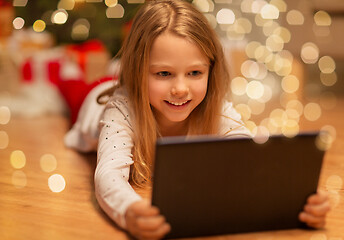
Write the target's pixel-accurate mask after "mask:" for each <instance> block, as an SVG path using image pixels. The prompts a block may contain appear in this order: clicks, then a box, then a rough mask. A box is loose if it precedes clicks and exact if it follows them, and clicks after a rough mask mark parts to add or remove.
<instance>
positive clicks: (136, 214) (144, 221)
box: [125, 200, 171, 240]
mask: <svg viewBox="0 0 344 240" xmlns="http://www.w3.org/2000/svg"><path fill="white" fill-rule="evenodd" d="M125 220H126V223H127V229H128V231H129V232H130V233H131V234H132V235H133V236H134V237H136V238H138V239H145V240H146V239H147V240H148V239H149V240H152V239H161V238H162V237H164V236H165V235H166V234H167V233H168V232H169V231H170V230H171V227H170V225H169V224H168V223H166V220H165V217H164V216H162V215H160V212H159V209H158V208H157V207H154V206H152V205H151V204H150V203H149V202H148V201H146V200H142V201H138V202H135V203H133V204H131V205H130V206H129V208H128V210H127V212H126V214H125Z"/></svg>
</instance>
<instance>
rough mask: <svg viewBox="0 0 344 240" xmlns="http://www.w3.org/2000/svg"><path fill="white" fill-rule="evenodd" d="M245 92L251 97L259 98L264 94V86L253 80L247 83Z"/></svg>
mask: <svg viewBox="0 0 344 240" xmlns="http://www.w3.org/2000/svg"><path fill="white" fill-rule="evenodd" d="M246 94H247V96H249V97H250V98H252V99H259V98H261V97H262V96H263V94H264V86H263V84H262V83H261V82H259V81H256V80H253V81H250V82H249V83H248V84H247V87H246Z"/></svg>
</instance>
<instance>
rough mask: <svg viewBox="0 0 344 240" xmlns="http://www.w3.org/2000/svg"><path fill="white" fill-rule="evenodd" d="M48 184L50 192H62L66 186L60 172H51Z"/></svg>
mask: <svg viewBox="0 0 344 240" xmlns="http://www.w3.org/2000/svg"><path fill="white" fill-rule="evenodd" d="M48 186H49V189H50V190H51V191H52V192H56V193H58V192H62V191H63V190H64V189H65V187H66V181H65V179H64V177H63V176H62V175H60V174H53V175H51V176H50V177H49V179H48Z"/></svg>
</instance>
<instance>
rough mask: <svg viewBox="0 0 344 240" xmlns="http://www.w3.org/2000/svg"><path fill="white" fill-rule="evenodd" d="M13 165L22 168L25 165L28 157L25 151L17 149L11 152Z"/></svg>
mask: <svg viewBox="0 0 344 240" xmlns="http://www.w3.org/2000/svg"><path fill="white" fill-rule="evenodd" d="M10 161H11V165H12V167H13V168H15V169H20V168H23V167H25V164H26V157H25V154H24V152H23V151H21V150H15V151H13V152H12V153H11V157H10Z"/></svg>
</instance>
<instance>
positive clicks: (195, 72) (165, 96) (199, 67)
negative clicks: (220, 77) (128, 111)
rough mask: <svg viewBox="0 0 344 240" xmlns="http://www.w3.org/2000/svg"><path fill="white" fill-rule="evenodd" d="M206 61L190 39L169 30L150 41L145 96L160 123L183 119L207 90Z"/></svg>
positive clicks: (207, 64) (163, 124)
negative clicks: (147, 97) (147, 94)
mask: <svg viewBox="0 0 344 240" xmlns="http://www.w3.org/2000/svg"><path fill="white" fill-rule="evenodd" d="M208 75H209V61H208V59H207V57H206V56H205V55H204V54H202V52H201V51H200V49H199V48H198V47H197V45H195V44H194V43H191V42H190V41H188V40H186V39H185V38H182V37H178V36H176V35H173V34H171V33H163V34H162V35H160V36H158V37H157V38H156V39H155V41H154V42H153V45H152V49H151V52H150V62H149V75H148V90H149V100H150V104H151V106H152V107H153V112H154V114H155V117H156V119H157V122H158V124H159V126H160V127H168V126H174V125H175V124H176V123H183V122H184V121H185V120H186V119H187V118H188V116H189V115H190V113H191V112H192V111H193V110H194V109H195V108H196V107H197V106H198V105H199V104H200V103H201V102H202V101H203V99H204V97H205V95H206V93H207V85H208Z"/></svg>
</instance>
